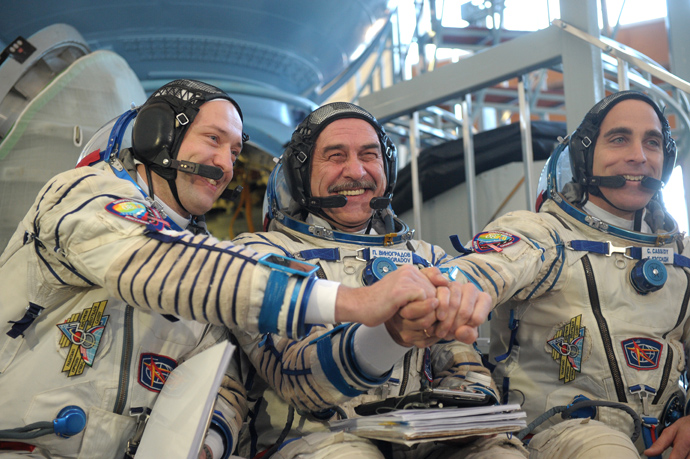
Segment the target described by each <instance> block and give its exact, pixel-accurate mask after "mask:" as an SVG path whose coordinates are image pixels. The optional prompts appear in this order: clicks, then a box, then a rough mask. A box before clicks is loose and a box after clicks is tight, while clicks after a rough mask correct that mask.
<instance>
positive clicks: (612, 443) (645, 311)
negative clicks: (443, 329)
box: [448, 91, 690, 459]
mask: <svg viewBox="0 0 690 459" xmlns="http://www.w3.org/2000/svg"><path fill="white" fill-rule="evenodd" d="M675 159H676V147H675V142H674V141H673V139H672V138H671V131H670V128H669V124H668V122H667V120H666V118H665V117H664V115H663V114H662V112H661V110H660V109H659V107H658V106H657V105H656V103H655V102H654V101H653V100H652V99H651V98H649V97H648V96H646V95H645V94H642V93H639V92H635V91H623V92H619V93H615V94H612V95H610V96H608V97H606V98H605V99H603V100H602V101H600V102H599V103H597V104H596V105H595V106H594V107H593V108H592V109H591V110H590V112H589V113H588V114H587V116H586V117H585V118H584V120H583V122H582V123H581V125H580V126H579V127H578V129H577V130H576V131H575V132H574V133H573V134H572V135H571V136H570V137H569V138H568V139H566V141H564V142H562V144H561V146H560V147H559V148H558V149H557V150H556V151H555V152H554V154H553V155H552V156H551V158H550V159H549V161H548V163H547V166H546V168H545V171H544V174H543V177H542V178H543V179H544V183H545V190H544V193H543V194H542V195H541V196H540V200H541V199H545V200H544V201H543V204H542V205H541V207H540V209H539V211H538V212H537V213H531V212H527V211H520V212H513V213H509V214H507V215H506V216H504V217H501V218H499V219H498V220H496V221H494V222H492V223H490V224H489V225H487V227H486V228H485V229H484V230H483V231H482V232H481V233H479V234H477V235H476V236H475V237H474V239H473V240H472V247H471V249H472V250H471V252H473V253H468V254H466V255H464V256H461V257H458V258H456V259H454V260H451V261H450V262H448V265H449V266H454V267H458V268H460V270H461V274H459V275H458V280H463V281H469V282H472V283H475V284H477V285H478V286H480V287H481V288H482V290H483V291H485V292H487V293H489V294H490V295H491V297H492V299H493V302H494V304H498V305H499V306H498V307H497V308H496V309H494V314H493V316H492V320H491V322H490V323H491V362H492V363H493V364H495V365H496V368H495V370H494V371H493V375H494V380H495V381H496V384H497V385H498V387H499V388H500V389H501V390H502V397H503V401H504V402H506V403H508V402H509V403H520V404H522V406H523V409H524V410H525V411H526V412H527V414H528V422H532V421H534V423H533V426H532V428H531V429H529V430H531V433H529V436H525V439H526V440H529V439H530V438H531V440H529V445H528V448H529V450H530V456H529V457H530V458H539V459H541V458H544V459H547V458H549V459H550V458H556V457H557V458H559V459H574V458H595V457H596V458H605V457H610V458H613V457H615V458H638V457H640V453H642V451H644V450H645V449H646V448H648V447H649V446H650V445H651V444H652V442H653V441H654V440H655V439H656V436H657V435H658V434H659V433H660V432H662V431H663V433H662V435H661V438H660V439H659V440H657V443H656V444H655V446H654V447H652V448H651V449H649V450H648V451H647V453H648V454H660V453H661V452H662V451H663V450H664V449H665V447H666V446H669V445H671V444H673V446H674V452H673V456H672V457H674V458H676V457H677V458H686V457H688V451H689V448H688V434H689V432H690V428H689V427H690V420H689V418H687V417H683V416H684V409H685V401H684V400H685V396H684V394H683V391H681V390H680V389H679V385H678V381H679V378H680V376H681V374H682V373H683V372H684V371H685V368H686V360H685V351H684V347H687V346H688V344H690V320H689V317H690V316H689V313H690V311H688V298H689V297H690V270H689V269H688V268H689V267H690V259H688V254H689V253H690V247H689V245H690V241H689V240H688V239H687V238H685V239H684V238H683V235H682V234H680V233H679V232H678V226H677V225H676V223H675V221H674V220H673V219H672V218H671V217H670V215H668V213H666V212H665V209H664V207H663V201H662V198H661V194H660V193H659V190H660V189H661V187H662V186H663V183H665V182H667V181H668V179H669V177H670V176H671V172H672V170H673V167H674V164H675ZM571 178H572V180H571ZM458 248H459V249H461V250H462V248H461V247H458ZM467 252H470V250H467ZM573 403H575V405H574V406H572V407H571V408H569V409H568V414H567V415H566V416H565V420H564V419H563V418H561V417H560V416H559V417H555V416H554V417H550V415H551V416H553V414H556V413H558V412H560V411H562V410H564V409H565V408H566V407H569V406H570V405H572V404H573ZM544 413H546V414H545V416H543V417H542V416H541V415H542V414H544ZM571 417H572V419H571ZM590 417H591V418H592V419H590ZM678 419H679V420H678ZM674 421H675V423H674ZM640 424H641V425H640ZM640 431H641V432H640ZM640 433H641V435H640ZM527 434H528V432H527V431H525V432H524V435H527ZM531 435H533V437H531ZM631 437H632V438H631ZM632 440H636V442H635V443H633V441H632Z"/></svg>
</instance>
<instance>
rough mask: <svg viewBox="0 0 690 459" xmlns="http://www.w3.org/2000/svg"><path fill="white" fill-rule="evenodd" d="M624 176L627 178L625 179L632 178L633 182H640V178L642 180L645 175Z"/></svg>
mask: <svg viewBox="0 0 690 459" xmlns="http://www.w3.org/2000/svg"><path fill="white" fill-rule="evenodd" d="M623 177H624V178H625V180H630V181H633V182H639V181H640V180H642V179H643V178H644V175H623Z"/></svg>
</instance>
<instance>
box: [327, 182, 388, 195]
mask: <svg viewBox="0 0 690 459" xmlns="http://www.w3.org/2000/svg"><path fill="white" fill-rule="evenodd" d="M359 188H364V189H365V190H375V189H376V182H374V181H373V180H354V181H352V182H345V183H336V184H335V185H331V186H329V187H328V192H329V193H337V192H339V191H347V190H357V189H359Z"/></svg>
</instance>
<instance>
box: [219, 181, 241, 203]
mask: <svg viewBox="0 0 690 459" xmlns="http://www.w3.org/2000/svg"><path fill="white" fill-rule="evenodd" d="M242 190H244V188H243V187H241V186H239V185H238V186H237V187H236V188H233V189H232V190H231V189H230V188H226V189H225V191H223V193H221V195H220V197H221V198H223V199H227V200H228V201H235V200H237V198H239V197H240V195H241V194H242Z"/></svg>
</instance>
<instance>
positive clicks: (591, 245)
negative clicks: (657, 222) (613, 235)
mask: <svg viewBox="0 0 690 459" xmlns="http://www.w3.org/2000/svg"><path fill="white" fill-rule="evenodd" d="M570 247H571V248H572V249H573V250H580V251H583V252H591V253H598V254H600V255H609V254H610V252H609V251H610V249H611V243H610V242H608V241H607V242H599V241H584V240H576V241H570ZM622 248H624V249H627V251H628V253H627V254H625V255H627V256H629V257H630V258H633V259H635V260H639V259H641V258H642V247H622ZM673 264H674V265H675V266H680V267H683V268H690V258H688V257H686V256H683V255H681V254H678V253H675V252H674V254H673Z"/></svg>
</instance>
